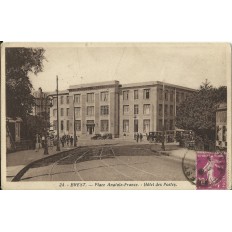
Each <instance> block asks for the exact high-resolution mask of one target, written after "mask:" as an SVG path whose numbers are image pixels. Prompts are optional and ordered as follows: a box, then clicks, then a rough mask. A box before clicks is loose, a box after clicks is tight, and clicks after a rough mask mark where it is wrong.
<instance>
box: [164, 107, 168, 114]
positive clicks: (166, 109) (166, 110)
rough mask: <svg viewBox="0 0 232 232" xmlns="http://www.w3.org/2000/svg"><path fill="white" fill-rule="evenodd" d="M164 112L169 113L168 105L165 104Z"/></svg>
mask: <svg viewBox="0 0 232 232" xmlns="http://www.w3.org/2000/svg"><path fill="white" fill-rule="evenodd" d="M164 114H165V115H167V114H168V105H165V106H164Z"/></svg>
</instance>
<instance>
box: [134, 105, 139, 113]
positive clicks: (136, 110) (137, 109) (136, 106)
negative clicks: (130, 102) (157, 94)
mask: <svg viewBox="0 0 232 232" xmlns="http://www.w3.org/2000/svg"><path fill="white" fill-rule="evenodd" d="M134 114H139V105H134Z"/></svg>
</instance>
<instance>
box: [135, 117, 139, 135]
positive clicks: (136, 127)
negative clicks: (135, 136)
mask: <svg viewBox="0 0 232 232" xmlns="http://www.w3.org/2000/svg"><path fill="white" fill-rule="evenodd" d="M134 132H139V122H138V119H135V120H134Z"/></svg>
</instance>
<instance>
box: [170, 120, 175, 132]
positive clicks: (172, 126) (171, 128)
mask: <svg viewBox="0 0 232 232" xmlns="http://www.w3.org/2000/svg"><path fill="white" fill-rule="evenodd" d="M169 128H170V130H174V125H173V120H170V125H169Z"/></svg>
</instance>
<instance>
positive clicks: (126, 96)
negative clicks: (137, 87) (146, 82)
mask: <svg viewBox="0 0 232 232" xmlns="http://www.w3.org/2000/svg"><path fill="white" fill-rule="evenodd" d="M128 99H129V90H126V91H123V100H128Z"/></svg>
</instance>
